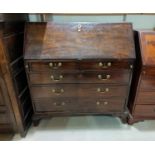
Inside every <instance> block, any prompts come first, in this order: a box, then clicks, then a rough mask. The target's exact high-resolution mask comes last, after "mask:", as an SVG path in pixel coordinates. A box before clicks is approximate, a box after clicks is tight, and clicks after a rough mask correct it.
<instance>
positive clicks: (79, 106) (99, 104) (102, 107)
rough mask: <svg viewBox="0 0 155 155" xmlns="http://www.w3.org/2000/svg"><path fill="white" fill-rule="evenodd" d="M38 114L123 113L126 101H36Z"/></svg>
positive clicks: (56, 99)
mask: <svg viewBox="0 0 155 155" xmlns="http://www.w3.org/2000/svg"><path fill="white" fill-rule="evenodd" d="M33 104H34V105H35V111H36V112H79V113H80V112H94V113H95V112H97V113H98V112H100V113H102V112H107V113H108V112H122V111H123V107H124V104H125V99H120V98H113V99H102V98H92V97H91V98H81V99H79V100H78V98H61V99H60V98H44V99H39V100H34V101H33Z"/></svg>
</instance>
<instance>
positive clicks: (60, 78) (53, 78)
mask: <svg viewBox="0 0 155 155" xmlns="http://www.w3.org/2000/svg"><path fill="white" fill-rule="evenodd" d="M63 78H64V77H63V75H60V76H59V77H58V78H55V77H54V76H53V75H51V79H52V80H53V81H56V82H57V81H60V80H62V79H63Z"/></svg>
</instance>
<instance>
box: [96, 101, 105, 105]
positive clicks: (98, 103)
mask: <svg viewBox="0 0 155 155" xmlns="http://www.w3.org/2000/svg"><path fill="white" fill-rule="evenodd" d="M96 104H97V105H100V104H103V105H107V104H108V102H107V101H104V102H103V103H101V102H99V101H97V102H96Z"/></svg>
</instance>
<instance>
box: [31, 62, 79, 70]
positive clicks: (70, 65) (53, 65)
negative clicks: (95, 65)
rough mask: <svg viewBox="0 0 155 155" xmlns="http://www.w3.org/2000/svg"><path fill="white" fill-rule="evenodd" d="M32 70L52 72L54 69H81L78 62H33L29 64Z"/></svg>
mask: <svg viewBox="0 0 155 155" xmlns="http://www.w3.org/2000/svg"><path fill="white" fill-rule="evenodd" d="M29 67H30V71H32V72H50V71H54V70H76V69H79V66H78V63H77V62H62V61H51V62H32V63H30V64H29Z"/></svg>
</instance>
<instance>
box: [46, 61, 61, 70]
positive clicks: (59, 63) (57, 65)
mask: <svg viewBox="0 0 155 155" xmlns="http://www.w3.org/2000/svg"><path fill="white" fill-rule="evenodd" d="M61 66H62V63H61V62H58V63H57V62H50V63H49V67H50V68H52V69H58V68H59V67H61Z"/></svg>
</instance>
